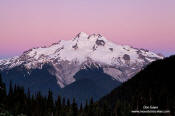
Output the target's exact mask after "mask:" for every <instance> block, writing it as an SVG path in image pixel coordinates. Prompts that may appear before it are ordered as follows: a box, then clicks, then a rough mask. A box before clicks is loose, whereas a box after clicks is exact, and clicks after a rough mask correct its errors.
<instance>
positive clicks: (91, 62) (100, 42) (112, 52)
mask: <svg viewBox="0 0 175 116" xmlns="http://www.w3.org/2000/svg"><path fill="white" fill-rule="evenodd" d="M162 58H163V57H162V56H160V55H158V54H155V53H153V52H151V51H148V50H145V49H137V48H133V47H131V46H127V45H117V44H115V43H113V42H111V41H109V40H107V39H106V38H105V37H103V36H101V35H100V34H92V35H87V34H86V33H84V32H81V33H79V34H78V35H76V37H75V38H73V39H72V40H68V41H66V40H61V41H59V42H58V43H54V44H52V45H51V46H48V47H38V48H32V49H30V50H28V51H25V52H24V53H23V54H22V55H21V56H17V57H13V58H9V59H3V60H0V70H1V71H4V70H10V69H13V68H15V67H17V66H24V68H25V69H27V70H28V74H29V75H30V70H31V69H32V70H33V69H42V67H43V65H45V64H49V65H51V66H52V67H53V70H49V73H50V74H51V75H54V76H55V77H56V79H57V84H58V85H59V86H60V87H61V88H64V87H66V86H67V85H69V84H71V83H73V82H75V81H76V79H75V78H74V75H75V74H76V73H77V72H78V71H80V70H81V69H87V68H91V67H96V68H102V69H103V71H104V73H106V74H108V75H110V76H112V77H113V79H114V80H117V81H120V82H124V81H126V80H128V79H129V78H131V77H132V76H133V75H135V74H136V73H137V72H138V71H140V70H141V69H142V68H143V67H144V66H146V65H147V64H149V63H150V62H152V61H154V60H157V59H162Z"/></svg>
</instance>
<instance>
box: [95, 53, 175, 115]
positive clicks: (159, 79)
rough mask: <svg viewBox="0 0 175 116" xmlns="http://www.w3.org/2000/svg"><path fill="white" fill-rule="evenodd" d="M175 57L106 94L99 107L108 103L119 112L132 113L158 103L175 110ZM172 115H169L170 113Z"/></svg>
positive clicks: (165, 108)
mask: <svg viewBox="0 0 175 116" xmlns="http://www.w3.org/2000/svg"><path fill="white" fill-rule="evenodd" d="M174 79H175V56H171V57H169V58H165V59H164V60H158V61H156V62H153V63H151V64H150V65H148V66H147V67H146V68H145V69H144V70H142V71H141V72H140V73H138V74H137V75H136V76H135V77H133V78H132V79H130V80H129V81H127V82H126V83H124V84H122V85H121V86H120V87H118V88H116V89H114V90H113V91H112V92H111V93H110V94H109V95H107V96H105V97H103V98H102V99H101V100H100V101H99V102H98V105H99V106H103V105H107V106H108V107H109V109H110V110H112V111H113V113H114V114H115V115H117V114H118V115H123V116H126V115H129V114H130V112H131V110H136V109H138V110H142V109H143V106H158V109H159V110H171V113H172V115H173V116H174V115H175V114H173V112H174V109H175V92H174V90H175V86H174V85H175V81H174ZM166 115H168V114H166Z"/></svg>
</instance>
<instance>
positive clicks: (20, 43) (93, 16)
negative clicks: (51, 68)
mask: <svg viewBox="0 0 175 116" xmlns="http://www.w3.org/2000/svg"><path fill="white" fill-rule="evenodd" d="M81 31H83V32H86V33H88V34H92V33H100V34H101V35H103V36H105V37H106V38H107V39H109V40H112V41H114V42H115V43H118V44H129V45H132V46H134V47H138V48H146V49H149V50H152V51H154V52H161V53H163V54H164V55H167V56H168V55H171V54H175V0H0V40H1V41H0V58H6V57H11V56H15V55H20V54H22V52H23V51H25V50H27V49H30V48H32V47H37V46H43V45H49V44H52V43H54V42H57V41H59V40H61V39H66V40H68V39H72V38H73V37H74V36H75V35H76V34H77V33H79V32H81Z"/></svg>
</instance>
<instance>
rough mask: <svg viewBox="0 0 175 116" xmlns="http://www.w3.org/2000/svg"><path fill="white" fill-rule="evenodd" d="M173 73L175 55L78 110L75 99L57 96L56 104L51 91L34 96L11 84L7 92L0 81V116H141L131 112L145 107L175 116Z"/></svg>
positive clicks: (156, 63)
mask: <svg viewBox="0 0 175 116" xmlns="http://www.w3.org/2000/svg"><path fill="white" fill-rule="evenodd" d="M174 72H175V56H172V57H169V58H165V59H163V60H158V61H156V62H153V63H151V64H150V65H148V66H147V67H146V68H145V69H144V70H142V71H141V72H140V73H138V74H137V75H135V76H134V77H133V78H132V79H130V80H129V81H127V82H125V83H123V84H122V85H121V86H120V87H118V88H116V89H114V90H113V91H112V92H111V93H110V94H109V95H107V96H105V97H103V98H102V99H100V100H99V101H98V102H95V103H94V102H93V99H91V100H90V101H86V104H85V105H84V106H83V105H82V104H81V105H80V106H79V107H78V105H77V104H76V101H75V99H73V102H70V100H69V99H65V98H61V97H60V96H58V98H57V100H56V101H54V100H53V96H52V92H51V91H49V92H48V96H47V97H44V96H42V95H41V93H40V92H38V93H37V94H36V95H31V94H30V90H28V92H27V93H25V92H24V88H23V87H19V86H16V85H15V86H14V87H12V83H11V84H10V87H9V92H8V93H7V91H6V88H5V84H4V83H3V82H2V79H1V78H0V112H2V113H1V114H0V116H10V115H13V116H17V115H26V116H130V115H138V116H139V115H140V114H131V111H132V110H142V109H143V106H144V105H146V106H150V105H152V106H158V109H159V110H170V113H169V114H161V115H164V116H175V113H174V110H175V92H174V90H175V87H174V85H175V84H174V83H175V82H174V78H175V73H174ZM158 115H160V114H156V116H158ZM146 116H152V115H151V114H146Z"/></svg>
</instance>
